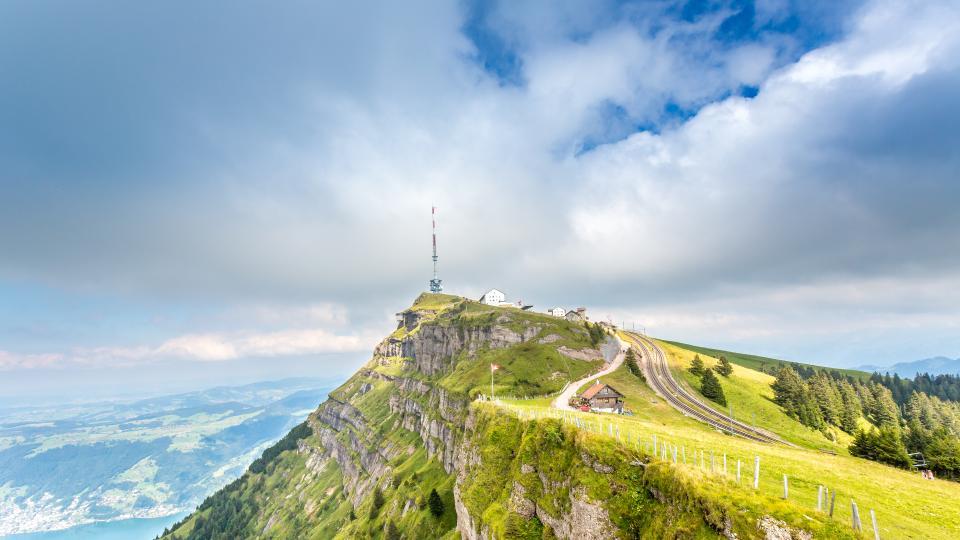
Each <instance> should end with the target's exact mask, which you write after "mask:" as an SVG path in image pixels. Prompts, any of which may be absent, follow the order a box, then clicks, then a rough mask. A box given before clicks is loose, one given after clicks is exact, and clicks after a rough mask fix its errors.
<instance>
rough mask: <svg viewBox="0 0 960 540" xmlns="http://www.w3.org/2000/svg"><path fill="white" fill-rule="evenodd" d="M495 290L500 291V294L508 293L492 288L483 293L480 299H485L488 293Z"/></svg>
mask: <svg viewBox="0 0 960 540" xmlns="http://www.w3.org/2000/svg"><path fill="white" fill-rule="evenodd" d="M494 292H498V293H500V294H502V295H504V296H506V295H507V293H505V292H503V291H501V290H500V289H490V290H489V291H487V292H485V293H483V296H481V297H480V300H483V299H484V298H486V297H487V295H488V294H490V293H494Z"/></svg>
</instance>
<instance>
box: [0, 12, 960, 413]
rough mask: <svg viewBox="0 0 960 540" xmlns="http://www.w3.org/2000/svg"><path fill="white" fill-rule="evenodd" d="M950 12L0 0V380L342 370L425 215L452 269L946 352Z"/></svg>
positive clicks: (953, 109)
mask: <svg viewBox="0 0 960 540" xmlns="http://www.w3.org/2000/svg"><path fill="white" fill-rule="evenodd" d="M958 30H960V8H958V6H957V5H956V3H955V2H946V1H943V2H941V1H933V0H930V1H916V2H892V1H865V2H800V1H796V2H792V1H787V0H764V1H756V2H745V1H733V2H721V1H718V2H710V1H703V2H669V1H664V2H613V1H610V2H596V1H590V2H586V1H582V2H572V1H571V2H546V1H544V2H465V3H450V2H413V3H409V4H404V5H403V6H400V5H397V4H396V3H390V2H357V3H350V5H349V6H344V5H330V4H327V5H320V4H317V3H313V2H287V3H283V4H282V5H274V4H271V5H266V4H263V3H261V2H252V1H242V2H232V3H231V4H230V5H229V6H228V7H225V6H223V5H214V4H212V3H196V2H190V3H187V2H165V3H163V4H156V5H153V4H131V3H124V2H107V1H100V2H66V1H64V2H43V3H37V2H30V1H21V0H12V1H8V2H4V3H3V4H2V5H0V190H2V197H0V253H2V257H0V393H3V392H6V393H7V395H8V397H9V396H21V397H23V398H24V399H27V398H30V397H37V396H49V395H51V394H54V395H65V394H66V393H72V394H76V395H83V394H93V393H99V394H107V393H111V392H114V391H117V390H118V389H124V390H126V391H136V392H152V391H162V390H167V389H179V388H186V387H191V386H204V385H207V384H210V383H213V382H217V381H218V380H221V379H228V378H229V379H230V380H231V381H232V382H242V381H244V380H254V379H260V378H271V377H273V376H275V377H276V378H279V377H286V376H291V375H318V374H319V375H323V374H344V373H348V372H350V371H352V370H353V369H355V368H356V367H357V366H358V365H359V363H361V362H362V361H364V359H365V358H366V357H367V356H368V354H369V351H370V349H371V348H372V345H373V344H374V343H375V342H376V341H377V340H378V339H379V337H381V336H382V335H384V334H385V333H386V332H387V331H389V330H390V328H391V326H392V324H393V323H392V320H393V319H392V315H393V313H394V312H395V311H397V310H398V309H401V308H403V307H404V306H405V305H407V304H409V303H410V301H411V300H412V299H413V298H414V297H415V296H416V295H417V294H418V293H419V292H420V291H421V290H423V289H424V288H425V285H426V280H427V279H428V278H429V271H430V260H429V209H430V206H431V205H436V206H438V207H439V208H440V214H439V220H440V240H439V241H440V250H441V252H440V256H441V259H440V260H441V271H442V274H443V276H442V277H444V279H445V283H446V284H447V286H448V289H449V290H450V292H454V293H459V294H464V295H468V296H479V294H481V293H482V292H483V291H484V290H485V289H486V288H489V287H492V286H496V287H498V288H501V289H502V290H505V291H507V293H508V294H509V295H510V296H512V297H514V298H518V297H519V298H522V299H524V300H526V301H529V302H532V303H534V304H535V305H536V306H537V307H538V308H547V307H549V306H550V305H553V304H559V305H587V306H589V307H590V308H591V311H592V312H593V313H594V314H595V316H596V317H611V318H615V319H618V320H631V321H637V322H638V323H639V324H643V325H644V326H646V327H647V329H648V330H649V331H651V332H653V333H655V334H657V335H661V336H664V337H668V338H672V339H678V340H685V341H690V342H696V343H702V344H705V345H714V346H720V347H727V348H732V349H738V350H744V351H748V352H754V353H759V354H770V355H776V356H781V357H787V358H793V359H798V360H806V361H812V362H820V363H827V364H832V365H838V366H855V365H860V364H867V363H871V364H885V363H892V362H896V361H903V360H912V359H917V358H923V357H927V356H933V355H941V354H942V355H948V356H954V357H955V356H960V333H958V332H957V325H958V323H957V322H956V321H958V320H960V317H958V315H960V314H958V312H957V308H956V306H957V305H960V302H958V300H960V292H956V291H960V272H958V271H957V268H960V265H958V263H960V260H958V258H960V255H958V254H960V250H958V249H957V248H958V247H960V246H958V243H960V214H958V213H957V212H956V211H955V203H956V201H957V200H960V185H958V184H960V183H958V182H957V178H960V157H958V153H957V150H956V149H957V148H960V129H958V127H957V126H960V102H958V101H960V100H958V99H957V98H956V96H957V95H960V62H958V60H957V59H958V58H960V54H958V53H960V31H958ZM78 381H82V382H80V383H78ZM94 388H96V390H94Z"/></svg>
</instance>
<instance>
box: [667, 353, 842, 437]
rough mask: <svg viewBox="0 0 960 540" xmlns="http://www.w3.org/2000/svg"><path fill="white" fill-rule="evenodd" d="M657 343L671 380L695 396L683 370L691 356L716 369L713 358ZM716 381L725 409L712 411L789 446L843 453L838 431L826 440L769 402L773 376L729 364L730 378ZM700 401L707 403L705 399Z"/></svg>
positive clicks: (694, 384) (693, 381)
mask: <svg viewBox="0 0 960 540" xmlns="http://www.w3.org/2000/svg"><path fill="white" fill-rule="evenodd" d="M657 343H658V344H659V345H660V348H661V349H663V351H664V353H665V354H666V357H667V363H668V365H669V366H670V371H671V372H673V375H674V378H675V379H677V380H678V381H680V383H681V384H686V386H687V387H688V389H689V390H691V391H692V392H691V393H692V394H693V395H695V396H699V395H700V393H699V389H700V377H698V376H696V375H694V374H692V373H690V371H688V370H687V368H688V367H690V362H691V361H692V360H693V357H694V355H695V354H699V355H700V358H701V359H702V360H703V363H704V366H705V367H707V368H713V367H714V366H716V365H717V363H718V361H717V359H716V358H714V357H712V356H707V355H706V353H702V352H694V351H692V350H689V349H686V348H681V347H679V346H677V345H673V344H670V343H668V342H664V341H658V342H657ZM728 359H729V357H728ZM731 363H733V362H731ZM717 378H718V379H720V385H721V386H722V387H723V393H724V395H726V397H727V403H728V405H729V407H727V408H724V407H721V406H719V405H716V404H713V405H714V408H716V409H718V410H721V411H724V412H728V413H729V411H730V410H732V411H733V417H734V418H735V419H737V420H740V421H741V422H745V423H747V424H751V425H755V426H758V427H761V428H763V429H766V430H768V431H772V432H774V433H776V434H777V435H780V436H781V437H782V438H784V439H785V440H787V441H790V442H792V443H793V444H798V445H801V446H806V447H808V448H813V449H821V450H826V451H830V452H838V453H846V451H847V447H848V446H850V442H851V440H852V437H850V435H848V434H846V433H844V432H842V431H840V430H839V429H835V428H834V429H833V430H831V433H832V434H833V437H834V438H835V439H836V440H835V441H834V440H830V439H828V438H827V437H825V436H824V434H823V433H821V432H819V431H817V430H814V429H811V428H809V427H807V426H804V425H803V424H801V423H800V422H798V421H797V420H794V419H793V418H790V417H789V416H787V415H786V414H784V413H783V410H782V409H781V408H780V406H779V405H777V404H776V403H774V402H773V389H771V388H770V385H771V384H772V383H773V381H774V377H773V376H771V375H768V374H766V373H761V372H759V371H755V370H753V369H749V368H746V367H744V366H741V365H738V364H733V373H732V374H731V375H730V377H722V376H719V375H718V376H717ZM703 399H704V401H705V402H708V403H709V400H707V399H706V398H703Z"/></svg>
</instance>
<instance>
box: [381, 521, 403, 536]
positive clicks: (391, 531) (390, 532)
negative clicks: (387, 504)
mask: <svg viewBox="0 0 960 540" xmlns="http://www.w3.org/2000/svg"><path fill="white" fill-rule="evenodd" d="M383 537H384V538H385V539H386V540H400V531H399V530H398V529H397V526H396V524H395V523H394V522H393V521H390V522H388V523H387V530H386V531H385V532H384V534H383Z"/></svg>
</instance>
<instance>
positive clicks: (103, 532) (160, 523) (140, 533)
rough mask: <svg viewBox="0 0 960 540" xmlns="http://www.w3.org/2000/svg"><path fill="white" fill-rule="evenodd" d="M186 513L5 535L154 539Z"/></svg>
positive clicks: (19, 539)
mask: <svg viewBox="0 0 960 540" xmlns="http://www.w3.org/2000/svg"><path fill="white" fill-rule="evenodd" d="M185 515H186V514H175V515H172V516H167V517H161V518H143V519H121V520H118V521H101V522H98V523H88V524H86V525H77V526H76V527H70V528H69V529H63V530H59V531H50V532H38V533H27V534H11V535H8V536H3V537H0V538H3V539H4V540H153V539H154V538H156V536H157V535H158V534H160V533H162V532H163V530H164V529H165V528H167V527H169V526H170V525H173V524H174V523H176V522H178V521H180V520H181V519H182V518H183V516H185Z"/></svg>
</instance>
